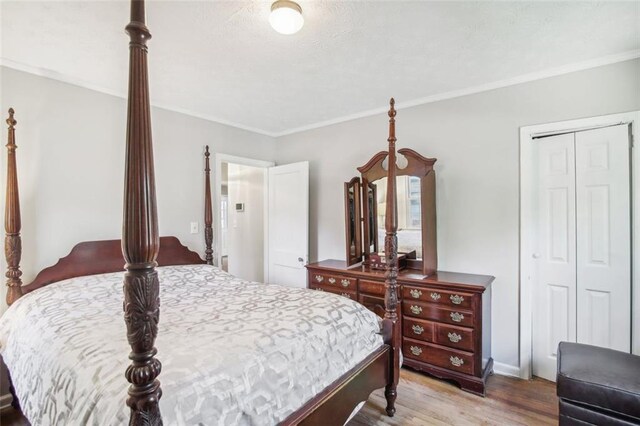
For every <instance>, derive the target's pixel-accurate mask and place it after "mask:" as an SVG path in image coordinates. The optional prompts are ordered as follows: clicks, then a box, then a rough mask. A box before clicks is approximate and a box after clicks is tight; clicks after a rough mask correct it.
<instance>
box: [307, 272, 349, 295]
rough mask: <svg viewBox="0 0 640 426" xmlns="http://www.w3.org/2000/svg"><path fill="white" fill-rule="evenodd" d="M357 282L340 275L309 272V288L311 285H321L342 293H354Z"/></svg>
mask: <svg viewBox="0 0 640 426" xmlns="http://www.w3.org/2000/svg"><path fill="white" fill-rule="evenodd" d="M356 283H357V280H356V279H355V278H349V277H345V276H341V275H334V274H327V273H324V272H316V271H311V272H309V286H311V284H315V285H323V286H325V288H326V287H327V286H328V287H333V288H336V289H340V290H342V291H356Z"/></svg>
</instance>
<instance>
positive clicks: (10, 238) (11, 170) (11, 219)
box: [4, 108, 22, 305]
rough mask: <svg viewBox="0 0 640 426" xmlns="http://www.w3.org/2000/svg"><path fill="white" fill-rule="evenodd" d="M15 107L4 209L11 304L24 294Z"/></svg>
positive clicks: (8, 292)
mask: <svg viewBox="0 0 640 426" xmlns="http://www.w3.org/2000/svg"><path fill="white" fill-rule="evenodd" d="M13 114H14V111H13V108H9V118H7V124H8V125H9V135H8V140H7V197H6V200H5V202H6V203H7V204H6V205H5V210H4V230H5V232H6V236H5V240H4V255H5V257H6V259H7V273H6V277H7V305H11V304H12V303H13V302H15V301H16V300H18V299H19V298H20V297H21V296H22V280H21V279H20V277H21V276H22V271H21V270H20V258H21V257H22V240H21V239H20V227H21V223H20V196H19V194H18V170H17V166H16V148H17V146H16V135H15V131H16V130H15V126H16V124H17V123H18V122H17V121H16V120H15V118H13Z"/></svg>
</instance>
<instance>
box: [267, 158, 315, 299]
mask: <svg viewBox="0 0 640 426" xmlns="http://www.w3.org/2000/svg"><path fill="white" fill-rule="evenodd" d="M268 212H269V237H268V256H269V260H268V282H269V283H272V284H282V285H288V286H291V287H306V286H307V275H306V269H305V267H304V266H305V264H306V263H307V260H308V258H309V163H308V162H307V161H304V162H301V163H293V164H287V165H284V166H276V167H271V168H269V209H268Z"/></svg>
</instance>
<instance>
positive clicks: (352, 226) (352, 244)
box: [347, 186, 357, 256]
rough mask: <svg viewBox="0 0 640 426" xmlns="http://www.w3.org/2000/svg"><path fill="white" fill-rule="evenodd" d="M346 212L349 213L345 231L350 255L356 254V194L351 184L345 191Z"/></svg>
mask: <svg viewBox="0 0 640 426" xmlns="http://www.w3.org/2000/svg"><path fill="white" fill-rule="evenodd" d="M347 203H348V204H349V205H348V206H347V212H348V215H349V226H348V229H347V232H348V233H349V235H348V239H349V254H350V255H351V256H356V234H355V233H356V225H357V222H356V205H355V203H356V196H355V187H354V186H351V187H349V189H348V192H347Z"/></svg>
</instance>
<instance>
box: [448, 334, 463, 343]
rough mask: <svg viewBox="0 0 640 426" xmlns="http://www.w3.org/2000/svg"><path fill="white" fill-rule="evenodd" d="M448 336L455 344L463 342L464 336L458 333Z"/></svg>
mask: <svg viewBox="0 0 640 426" xmlns="http://www.w3.org/2000/svg"><path fill="white" fill-rule="evenodd" d="M448 336H449V340H450V341H452V342H453V343H458V342H459V341H460V340H462V336H461V335H459V334H457V333H449V334H448Z"/></svg>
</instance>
